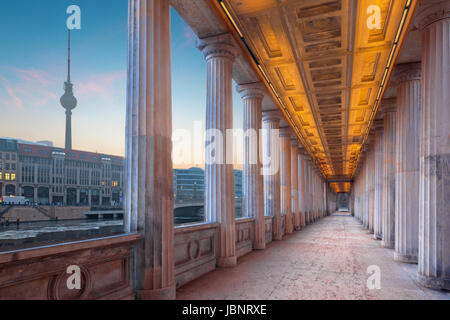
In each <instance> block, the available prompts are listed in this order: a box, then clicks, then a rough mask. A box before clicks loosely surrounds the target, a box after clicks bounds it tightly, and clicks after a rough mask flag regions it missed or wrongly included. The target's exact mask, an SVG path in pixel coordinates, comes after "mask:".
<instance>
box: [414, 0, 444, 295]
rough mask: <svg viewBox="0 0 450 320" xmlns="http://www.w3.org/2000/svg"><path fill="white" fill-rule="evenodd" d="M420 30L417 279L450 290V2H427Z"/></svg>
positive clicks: (420, 19) (421, 14) (420, 20)
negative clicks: (420, 108)
mask: <svg viewBox="0 0 450 320" xmlns="http://www.w3.org/2000/svg"><path fill="white" fill-rule="evenodd" d="M418 18H419V19H418V21H419V24H418V27H419V29H420V30H422V76H423V84H422V86H423V87H422V110H421V123H422V130H421V131H422V133H421V152H420V202H419V208H420V220H419V274H418V278H419V282H420V283H421V284H423V285H425V286H427V287H431V288H434V289H445V290H450V209H449V208H450V171H449V164H450V140H449V137H450V136H449V133H450V106H449V101H450V2H449V1H441V2H440V3H438V4H434V5H430V6H425V7H424V8H423V9H421V11H419V15H418Z"/></svg>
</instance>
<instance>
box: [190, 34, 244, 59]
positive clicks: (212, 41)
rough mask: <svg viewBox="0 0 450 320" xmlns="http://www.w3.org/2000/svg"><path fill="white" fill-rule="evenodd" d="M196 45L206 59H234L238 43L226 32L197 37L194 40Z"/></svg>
mask: <svg viewBox="0 0 450 320" xmlns="http://www.w3.org/2000/svg"><path fill="white" fill-rule="evenodd" d="M196 46H197V48H198V49H199V50H201V51H202V52H203V55H204V56H205V59H206V61H208V60H209V59H211V58H218V57H222V58H227V59H230V60H231V61H234V59H235V58H236V57H237V55H238V45H237V43H236V41H235V40H234V38H233V37H232V36H231V35H230V34H228V33H225V34H221V35H219V36H213V37H209V38H203V39H199V40H197V42H196Z"/></svg>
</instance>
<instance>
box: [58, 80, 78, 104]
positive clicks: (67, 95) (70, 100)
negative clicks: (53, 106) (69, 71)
mask: <svg viewBox="0 0 450 320" xmlns="http://www.w3.org/2000/svg"><path fill="white" fill-rule="evenodd" d="M64 91H65V92H64V94H63V95H62V97H61V99H60V100H59V101H60V102H61V105H62V107H63V108H64V109H66V110H67V111H71V110H73V109H75V108H76V107H77V103H78V101H77V99H76V98H75V96H74V95H73V84H72V83H70V80H69V81H67V82H64Z"/></svg>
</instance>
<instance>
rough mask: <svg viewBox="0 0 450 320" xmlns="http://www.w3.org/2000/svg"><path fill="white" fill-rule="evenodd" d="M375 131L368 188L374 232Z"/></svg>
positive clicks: (370, 223)
mask: <svg viewBox="0 0 450 320" xmlns="http://www.w3.org/2000/svg"><path fill="white" fill-rule="evenodd" d="M374 140H375V132H374V131H372V133H371V137H370V147H369V148H370V149H369V155H368V157H369V159H368V160H369V168H368V169H369V170H368V178H369V179H368V188H369V194H368V197H369V232H370V233H373V232H374V208H375V206H374V205H375V201H374V200H375V179H374V178H375V150H374V149H375V148H374Z"/></svg>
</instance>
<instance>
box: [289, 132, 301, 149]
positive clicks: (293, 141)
mask: <svg viewBox="0 0 450 320" xmlns="http://www.w3.org/2000/svg"><path fill="white" fill-rule="evenodd" d="M299 145H300V142H299V141H298V138H297V136H296V135H295V134H292V135H291V147H298V146H299Z"/></svg>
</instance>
